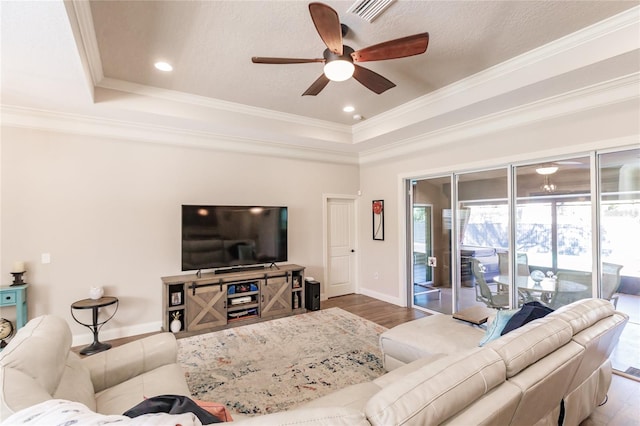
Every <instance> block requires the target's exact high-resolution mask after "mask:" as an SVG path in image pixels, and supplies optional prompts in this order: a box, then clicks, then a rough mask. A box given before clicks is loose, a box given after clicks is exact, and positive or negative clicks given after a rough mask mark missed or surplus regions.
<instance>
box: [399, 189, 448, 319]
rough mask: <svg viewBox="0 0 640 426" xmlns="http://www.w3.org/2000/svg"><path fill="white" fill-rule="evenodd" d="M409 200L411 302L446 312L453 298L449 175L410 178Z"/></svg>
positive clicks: (423, 307) (428, 308) (421, 306)
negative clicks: (410, 201) (417, 178)
mask: <svg viewBox="0 0 640 426" xmlns="http://www.w3.org/2000/svg"><path fill="white" fill-rule="evenodd" d="M410 199H411V200H412V203H411V207H410V208H411V215H410V221H411V229H412V232H411V234H410V241H411V244H410V250H411V253H410V255H411V259H412V271H411V274H409V275H410V276H411V277H412V278H411V279H410V281H411V284H410V286H409V290H410V293H409V294H410V295H411V304H412V306H414V307H418V308H422V309H426V310H430V311H435V312H440V313H449V314H450V313H451V312H452V300H453V293H452V286H451V283H452V274H453V271H452V269H451V268H452V257H451V235H452V230H451V221H450V215H449V213H450V212H451V177H449V176H446V177H436V178H431V179H419V180H413V181H412V182H411V196H410ZM448 215H449V218H448Z"/></svg>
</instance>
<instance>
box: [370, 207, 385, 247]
mask: <svg viewBox="0 0 640 426" xmlns="http://www.w3.org/2000/svg"><path fill="white" fill-rule="evenodd" d="M371 211H372V214H373V239H374V240H379V241H384V200H373V201H372V202H371Z"/></svg>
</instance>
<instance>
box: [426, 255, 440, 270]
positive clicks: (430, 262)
mask: <svg viewBox="0 0 640 426" xmlns="http://www.w3.org/2000/svg"><path fill="white" fill-rule="evenodd" d="M427 265H429V266H431V267H433V268H435V267H436V266H438V261H437V260H436V258H435V257H432V256H429V257H428V258H427Z"/></svg>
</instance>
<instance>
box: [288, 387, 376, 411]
mask: <svg viewBox="0 0 640 426" xmlns="http://www.w3.org/2000/svg"><path fill="white" fill-rule="evenodd" d="M380 389H381V388H380V386H378V385H376V384H375V383H374V382H372V381H371V382H364V383H358V384H355V385H351V386H347V387H346V388H342V389H340V390H337V391H335V392H331V393H330V394H328V395H325V396H323V397H321V398H317V399H314V400H312V401H310V402H307V403H305V404H303V405H301V406H300V407H296V408H301V409H307V408H319V407H325V408H331V409H332V408H335V407H347V408H353V409H354V410H358V411H363V410H364V406H365V404H366V403H367V401H368V400H369V399H370V398H371V397H372V396H373V395H375V394H376V393H378V392H380Z"/></svg>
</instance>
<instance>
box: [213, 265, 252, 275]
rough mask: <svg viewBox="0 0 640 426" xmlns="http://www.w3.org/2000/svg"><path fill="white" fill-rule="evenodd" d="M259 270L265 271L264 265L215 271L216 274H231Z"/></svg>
mask: <svg viewBox="0 0 640 426" xmlns="http://www.w3.org/2000/svg"><path fill="white" fill-rule="evenodd" d="M259 269H264V265H251V266H234V267H232V268H224V269H216V270H215V271H213V273H214V274H216V275H218V274H230V273H232V272H247V271H256V270H259Z"/></svg>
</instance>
